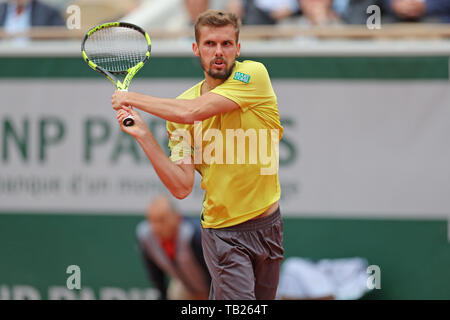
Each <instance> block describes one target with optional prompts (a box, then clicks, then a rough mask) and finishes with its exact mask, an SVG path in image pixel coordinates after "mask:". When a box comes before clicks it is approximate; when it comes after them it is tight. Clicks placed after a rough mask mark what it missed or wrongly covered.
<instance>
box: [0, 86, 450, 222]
mask: <svg viewBox="0 0 450 320" xmlns="http://www.w3.org/2000/svg"><path fill="white" fill-rule="evenodd" d="M198 80H199V79H184V80H174V79H170V80H162V79H161V80H155V79H152V80H142V79H139V80H136V81H135V82H134V83H132V88H131V89H130V90H135V91H138V92H142V93H149V94H153V95H156V96H161V97H176V96H177V95H178V94H180V93H181V92H183V91H184V90H186V89H187V88H189V87H190V86H192V85H193V84H195V83H196V82H197V81H198ZM273 86H274V89H275V92H276V93H277V96H278V103H279V109H280V115H281V118H282V121H283V126H284V129H285V133H284V138H283V140H282V143H281V144H280V182H281V185H282V192H283V195H282V200H281V207H282V211H283V213H284V214H287V215H314V216H317V215H325V216H388V217H389V216H393V217H423V218H433V217H447V216H449V214H450V90H449V84H448V83H447V82H445V81H423V82H421V81H409V82H408V81H404V82H401V81H341V80H340V81H299V80H274V81H273ZM112 92H113V86H112V85H111V84H110V83H109V82H107V81H106V80H104V79H98V80H97V79H95V80H92V79H91V80H68V79H67V80H64V79H60V80H46V79H23V80H19V79H17V80H8V81H4V80H3V81H1V82H0V97H1V108H0V153H1V154H0V212H39V213H43V212H44V213H45V212H49V213H51V212H57V213H64V212H68V213H70V212H76V213H83V212H85V213H130V214H142V212H143V210H144V208H145V206H146V205H147V204H148V202H149V201H150V200H151V199H152V198H153V197H154V196H155V195H157V194H160V193H163V192H167V191H166V189H165V187H164V185H163V184H162V183H161V182H160V181H159V179H158V177H157V176H156V174H155V172H154V170H153V168H152V167H151V165H150V163H149V162H148V160H147V159H146V157H145V155H144V153H143V152H142V151H141V150H140V148H139V146H138V145H137V143H136V142H135V141H134V139H133V138H131V137H129V136H127V135H126V134H123V133H122V132H121V131H120V128H119V126H118V124H117V122H116V120H115V112H114V111H113V110H112V109H111V107H110V97H111V94H112ZM145 118H146V120H147V121H148V124H149V126H151V127H152V129H153V131H154V133H155V136H156V138H157V140H158V141H159V142H160V145H162V146H163V147H165V145H166V144H167V133H166V131H165V122H164V121H162V120H160V119H156V118H155V117H153V116H146V117H145ZM199 179H200V177H198V176H197V182H196V188H195V189H194V191H193V193H192V194H191V195H190V196H189V197H188V198H186V199H184V200H182V201H180V202H179V203H180V204H179V206H180V207H181V208H182V210H183V211H185V212H192V213H194V212H200V210H201V202H202V198H203V190H201V189H200V188H199Z"/></svg>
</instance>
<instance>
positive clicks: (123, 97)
mask: <svg viewBox="0 0 450 320" xmlns="http://www.w3.org/2000/svg"><path fill="white" fill-rule="evenodd" d="M128 95H129V92H127V91H119V90H116V91H115V92H114V94H113V95H112V97H111V105H112V107H113V109H114V110H116V111H119V110H120V109H122V106H125V105H127V98H128Z"/></svg>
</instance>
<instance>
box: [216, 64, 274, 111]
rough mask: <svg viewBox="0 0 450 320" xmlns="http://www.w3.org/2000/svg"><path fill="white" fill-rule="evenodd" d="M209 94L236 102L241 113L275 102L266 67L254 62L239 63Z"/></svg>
mask: <svg viewBox="0 0 450 320" xmlns="http://www.w3.org/2000/svg"><path fill="white" fill-rule="evenodd" d="M211 92H213V93H215V94H219V95H221V96H223V97H225V98H228V99H230V100H232V101H234V102H236V103H237V104H238V105H239V106H240V108H241V109H242V111H243V112H245V111H247V110H248V109H251V108H253V107H255V106H258V105H261V104H273V102H274V99H275V101H276V98H275V93H274V92H273V89H272V84H271V83H270V78H269V73H268V72H267V69H266V67H265V66H264V65H263V64H262V63H259V62H255V61H244V62H240V63H239V64H238V65H237V67H235V69H234V70H233V73H232V74H231V75H230V77H229V78H228V79H227V80H226V81H225V82H224V83H222V84H221V85H219V86H217V87H216V88H214V89H213V90H211Z"/></svg>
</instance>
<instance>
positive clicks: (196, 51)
mask: <svg viewBox="0 0 450 320" xmlns="http://www.w3.org/2000/svg"><path fill="white" fill-rule="evenodd" d="M192 51H193V52H194V55H195V56H196V57H199V56H200V50H199V48H198V44H197V42H193V43H192Z"/></svg>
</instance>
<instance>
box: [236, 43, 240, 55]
mask: <svg viewBox="0 0 450 320" xmlns="http://www.w3.org/2000/svg"><path fill="white" fill-rule="evenodd" d="M240 54H241V43H240V42H238V44H237V52H236V57H239V55H240Z"/></svg>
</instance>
